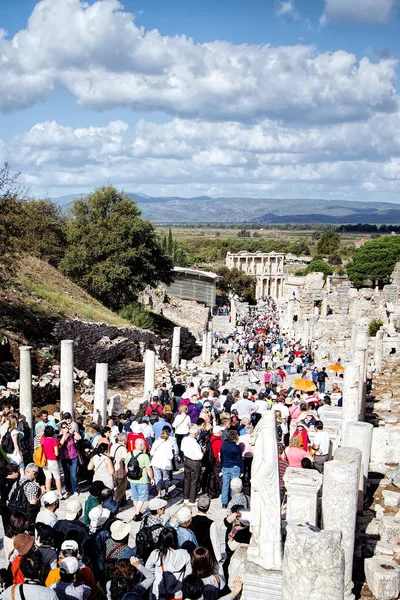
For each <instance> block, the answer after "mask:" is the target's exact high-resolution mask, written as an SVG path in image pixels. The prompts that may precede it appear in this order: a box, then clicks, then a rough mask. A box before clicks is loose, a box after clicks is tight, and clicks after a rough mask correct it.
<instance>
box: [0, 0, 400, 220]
mask: <svg viewBox="0 0 400 600" xmlns="http://www.w3.org/2000/svg"><path fill="white" fill-rule="evenodd" d="M399 58H400V0H121V1H118V0H89V1H85V2H83V1H80V0H40V1H37V0H36V1H35V0H0V162H4V161H8V162H9V163H10V166H11V169H12V170H13V171H20V172H21V176H20V177H21V181H22V182H23V183H24V184H25V186H27V187H28V189H29V193H30V195H32V196H33V197H38V198H39V197H52V198H55V197H59V196H62V195H66V194H75V193H83V192H88V191H90V190H92V189H93V188H95V187H98V186H101V185H103V184H105V183H112V184H114V185H116V186H117V187H118V188H122V189H124V190H125V191H128V192H134V193H138V194H140V193H141V194H148V195H152V196H185V197H192V196H201V195H208V196H212V197H218V196H244V197H246V196H247V197H258V198H260V197H261V198H264V197H265V198H277V199H284V198H323V199H328V200H329V199H332V200H338V199H340V200H352V201H371V202H378V201H385V202H396V203H398V202H400V194H399V190H400V83H399V74H400V66H399V62H398V61H399ZM244 210H245V207H244Z"/></svg>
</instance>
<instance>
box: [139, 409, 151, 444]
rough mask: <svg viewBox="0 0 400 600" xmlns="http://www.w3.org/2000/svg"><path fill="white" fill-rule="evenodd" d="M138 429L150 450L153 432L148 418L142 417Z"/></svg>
mask: <svg viewBox="0 0 400 600" xmlns="http://www.w3.org/2000/svg"><path fill="white" fill-rule="evenodd" d="M140 429H141V432H142V433H143V436H144V439H145V440H146V444H147V447H148V448H151V446H152V445H153V441H154V430H153V426H152V425H151V423H150V419H149V417H147V416H146V415H144V416H143V417H142V419H141V422H140Z"/></svg>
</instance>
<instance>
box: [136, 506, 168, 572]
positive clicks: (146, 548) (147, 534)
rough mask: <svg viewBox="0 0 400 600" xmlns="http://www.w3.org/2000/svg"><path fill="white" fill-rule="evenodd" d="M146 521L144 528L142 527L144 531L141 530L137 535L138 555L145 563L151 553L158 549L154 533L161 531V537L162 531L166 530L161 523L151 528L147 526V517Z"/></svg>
mask: <svg viewBox="0 0 400 600" xmlns="http://www.w3.org/2000/svg"><path fill="white" fill-rule="evenodd" d="M145 519H146V521H145V524H144V527H142V529H139V531H138V532H137V534H136V554H137V556H139V557H140V558H141V559H143V561H144V562H146V560H147V559H148V558H149V556H150V554H151V552H152V551H153V550H155V549H156V548H157V544H156V543H155V541H154V538H153V531H156V530H157V529H159V530H160V532H159V535H160V533H161V529H164V525H162V524H161V523H156V524H155V525H150V526H148V525H146V523H147V517H145ZM157 539H158V538H157Z"/></svg>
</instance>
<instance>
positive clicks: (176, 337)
mask: <svg viewBox="0 0 400 600" xmlns="http://www.w3.org/2000/svg"><path fill="white" fill-rule="evenodd" d="M180 350H181V328H180V327H174V333H173V336H172V354H171V367H172V368H173V369H178V368H179V357H180Z"/></svg>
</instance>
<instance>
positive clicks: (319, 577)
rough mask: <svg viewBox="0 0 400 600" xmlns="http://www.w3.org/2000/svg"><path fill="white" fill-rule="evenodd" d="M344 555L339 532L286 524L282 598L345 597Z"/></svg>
mask: <svg viewBox="0 0 400 600" xmlns="http://www.w3.org/2000/svg"><path fill="white" fill-rule="evenodd" d="M343 594H344V554H343V549H342V546H341V535H340V533H339V532H338V531H316V530H315V529H312V528H310V527H304V526H301V525H294V524H292V523H289V524H288V526H287V536H286V543H285V554H284V559H283V594H282V600H322V599H323V600H343Z"/></svg>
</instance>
